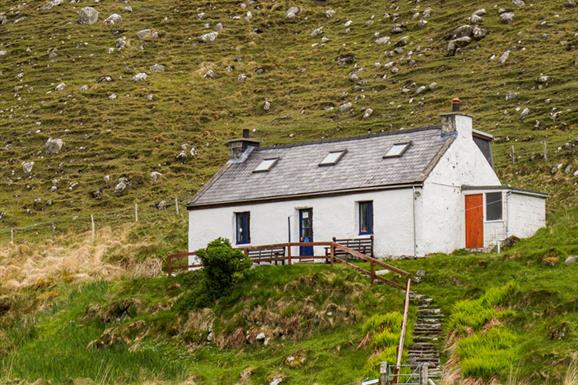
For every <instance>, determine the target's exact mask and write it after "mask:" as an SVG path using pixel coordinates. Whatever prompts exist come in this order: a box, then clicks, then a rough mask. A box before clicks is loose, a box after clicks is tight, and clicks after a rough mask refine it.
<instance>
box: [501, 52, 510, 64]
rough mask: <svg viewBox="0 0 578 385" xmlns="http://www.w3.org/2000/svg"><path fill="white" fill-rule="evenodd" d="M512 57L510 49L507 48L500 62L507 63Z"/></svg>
mask: <svg viewBox="0 0 578 385" xmlns="http://www.w3.org/2000/svg"><path fill="white" fill-rule="evenodd" d="M509 57H510V50H509V49H507V50H506V51H504V53H503V54H502V55H501V56H500V59H499V62H500V64H502V65H504V64H506V62H507V61H508V58H509Z"/></svg>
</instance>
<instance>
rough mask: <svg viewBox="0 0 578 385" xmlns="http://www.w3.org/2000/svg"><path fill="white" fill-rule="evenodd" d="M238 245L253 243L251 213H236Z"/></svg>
mask: <svg viewBox="0 0 578 385" xmlns="http://www.w3.org/2000/svg"><path fill="white" fill-rule="evenodd" d="M235 229H236V233H237V234H236V238H237V239H236V241H237V245H243V244H247V243H251V213H250V212H248V211H247V212H244V213H235Z"/></svg>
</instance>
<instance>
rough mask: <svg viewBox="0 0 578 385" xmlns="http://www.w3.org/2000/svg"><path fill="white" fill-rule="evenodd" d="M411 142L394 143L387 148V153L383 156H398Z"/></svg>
mask: <svg viewBox="0 0 578 385" xmlns="http://www.w3.org/2000/svg"><path fill="white" fill-rule="evenodd" d="M410 144H411V142H405V143H396V144H394V145H393V146H391V147H390V148H389V150H387V153H386V154H385V155H384V156H383V157H384V158H398V157H400V156H402V155H403V153H404V152H406V151H407V149H408V148H409V146H410Z"/></svg>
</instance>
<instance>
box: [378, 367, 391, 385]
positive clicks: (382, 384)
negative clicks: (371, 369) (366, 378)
mask: <svg viewBox="0 0 578 385" xmlns="http://www.w3.org/2000/svg"><path fill="white" fill-rule="evenodd" d="M379 385H389V373H388V367H387V362H382V363H381V364H379Z"/></svg>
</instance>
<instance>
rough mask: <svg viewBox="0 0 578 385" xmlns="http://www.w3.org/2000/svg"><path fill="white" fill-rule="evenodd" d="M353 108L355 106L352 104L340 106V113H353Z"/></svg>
mask: <svg viewBox="0 0 578 385" xmlns="http://www.w3.org/2000/svg"><path fill="white" fill-rule="evenodd" d="M352 108H353V104H352V103H351V102H347V103H343V104H342V105H340V106H339V112H341V113H345V112H349V111H351V109H352Z"/></svg>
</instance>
